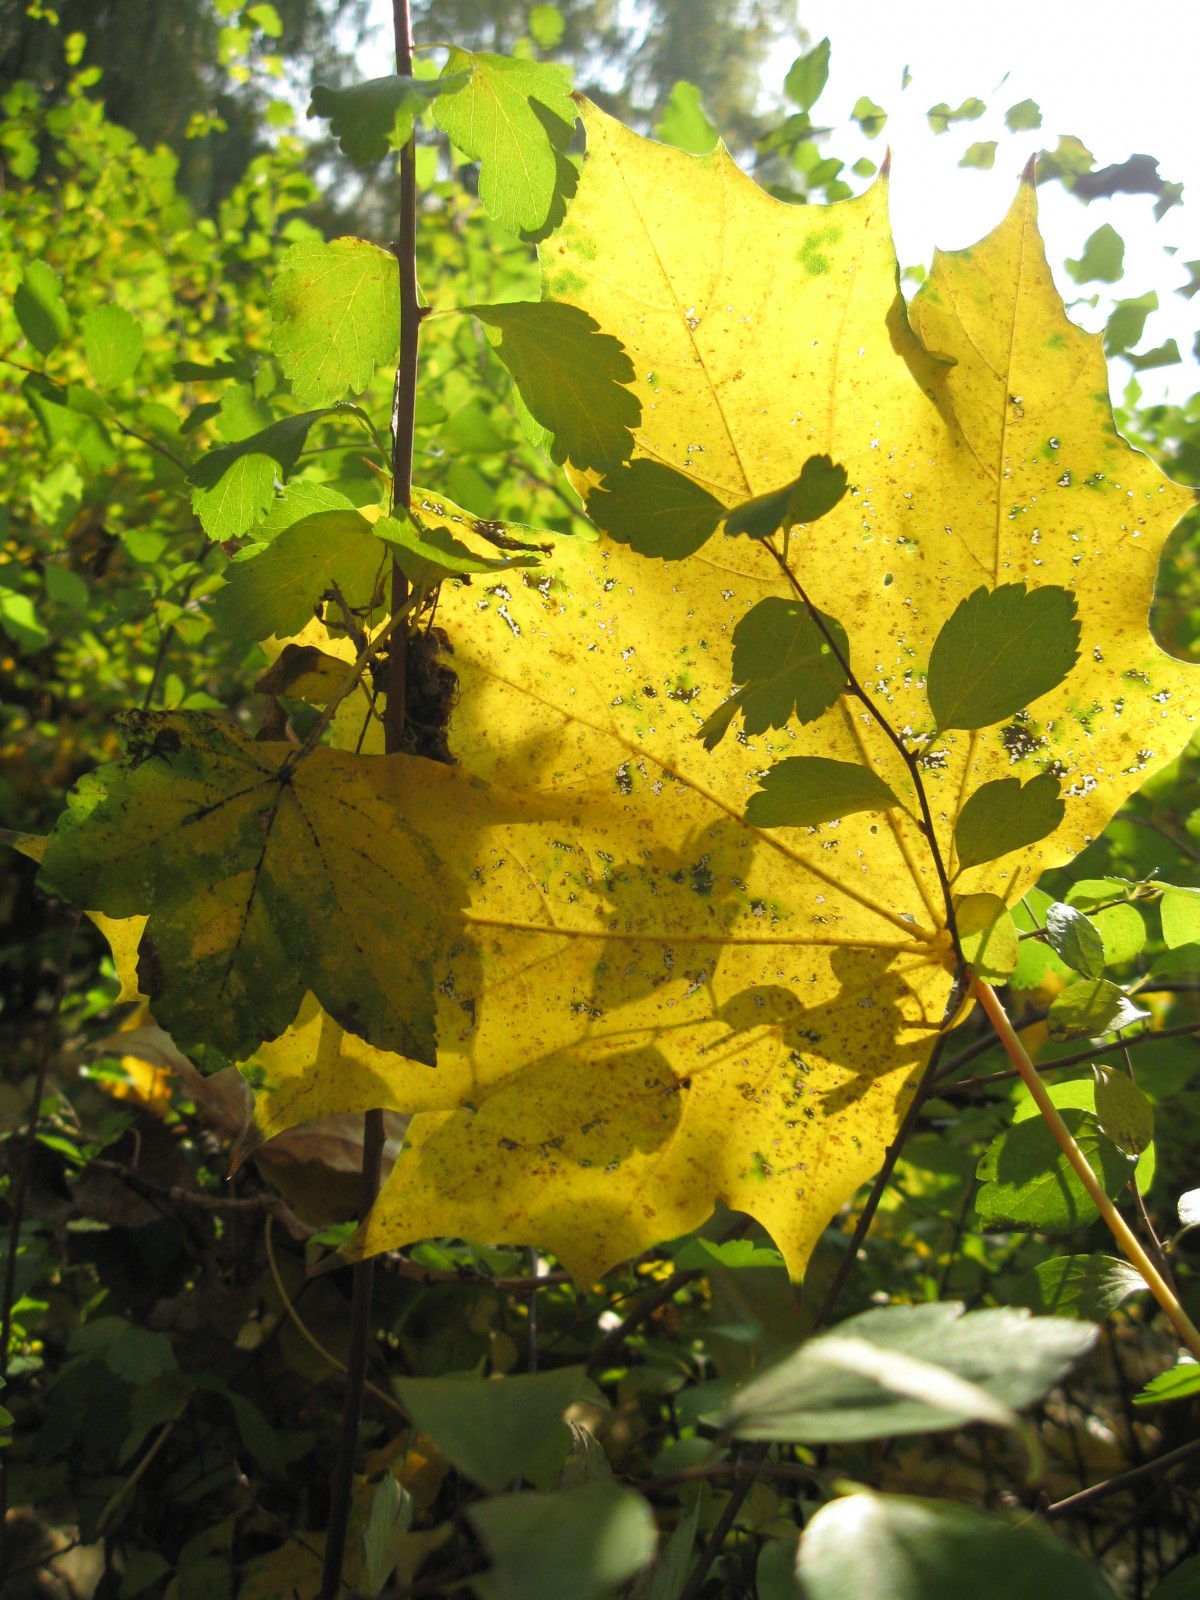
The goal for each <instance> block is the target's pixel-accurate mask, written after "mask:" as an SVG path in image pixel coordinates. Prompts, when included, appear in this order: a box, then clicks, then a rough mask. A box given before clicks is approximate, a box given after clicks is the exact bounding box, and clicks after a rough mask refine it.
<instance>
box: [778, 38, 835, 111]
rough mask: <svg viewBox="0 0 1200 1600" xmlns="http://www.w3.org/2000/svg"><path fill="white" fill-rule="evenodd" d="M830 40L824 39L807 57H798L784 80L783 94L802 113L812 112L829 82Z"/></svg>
mask: <svg viewBox="0 0 1200 1600" xmlns="http://www.w3.org/2000/svg"><path fill="white" fill-rule="evenodd" d="M829 48H830V47H829V40H828V39H822V40H821V42H820V44H818V45H814V46H813V48H812V49H811V50H810V51H809V52H808V54H807V55H803V56H797V57H796V59H795V61H793V62H792V64H791V66H790V67H789V68H788V75H787V77H786V78H785V79H784V80H783V92H784V94H785V95H787V97H788V99H789V100H790V101H791V102H792V104H793V105H797V106H799V107H800V109H801V111H811V110H812V108H813V107H814V106H815V105H816V103H817V101H818V100H819V99H820V98H821V95H822V93H823V91H824V89H825V85H826V83H827V82H828V81H829Z"/></svg>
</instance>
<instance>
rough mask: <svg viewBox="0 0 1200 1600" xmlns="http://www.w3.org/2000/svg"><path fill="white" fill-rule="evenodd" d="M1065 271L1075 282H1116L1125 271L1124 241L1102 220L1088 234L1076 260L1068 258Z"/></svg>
mask: <svg viewBox="0 0 1200 1600" xmlns="http://www.w3.org/2000/svg"><path fill="white" fill-rule="evenodd" d="M1066 268H1067V271H1068V272H1069V273H1070V274H1071V276H1072V277H1073V278H1074V279H1075V282H1076V283H1091V282H1093V281H1095V280H1097V279H1098V280H1099V281H1100V282H1101V283H1116V281H1117V279H1118V278H1119V277H1120V276H1121V275H1122V273H1123V272H1124V271H1125V241H1124V239H1122V237H1121V235H1120V234H1119V233H1118V232H1117V230H1116V229H1115V228H1114V227H1113V226H1112V224H1111V223H1108V222H1104V223H1102V224H1101V225H1100V227H1098V228H1097V229H1096V231H1095V233H1093V234H1089V235H1088V238H1087V240H1086V242H1085V243H1084V246H1083V254H1082V255H1081V256H1080V258H1079V260H1078V261H1071V260H1068V261H1067V262H1066Z"/></svg>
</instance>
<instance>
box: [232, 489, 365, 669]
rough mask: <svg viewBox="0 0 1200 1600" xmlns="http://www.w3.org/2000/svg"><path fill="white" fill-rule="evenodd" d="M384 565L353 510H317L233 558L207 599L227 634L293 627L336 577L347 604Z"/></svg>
mask: <svg viewBox="0 0 1200 1600" xmlns="http://www.w3.org/2000/svg"><path fill="white" fill-rule="evenodd" d="M385 566H386V559H385V556H384V552H383V551H382V550H381V549H380V547H379V541H378V540H377V539H376V537H375V529H374V528H373V527H372V525H371V523H369V522H368V521H367V519H366V518H365V517H364V516H363V515H362V513H361V512H358V511H316V512H314V513H313V514H312V515H311V516H307V517H302V518H301V519H300V521H299V522H293V523H292V525H291V527H289V528H285V529H284V530H283V532H282V533H280V534H277V535H276V537H275V538H274V539H273V540H272V541H271V543H270V544H269V545H267V546H266V547H265V549H262V550H259V551H257V552H256V553H255V554H254V555H252V556H251V557H250V559H249V560H247V561H234V562H232V563H231V565H230V566H229V568H228V569H227V572H226V578H227V579H228V582H227V583H226V585H225V587H224V588H223V589H221V590H218V592H217V594H216V596H215V598H214V600H213V602H212V618H213V622H214V623H215V624H216V626H217V627H218V628H220V630H221V631H222V632H223V633H225V634H227V635H228V636H229V638H231V639H235V640H238V641H239V642H240V641H242V640H250V639H268V638H270V637H271V635H272V634H274V635H275V636H276V637H277V638H280V639H282V638H284V637H285V636H286V635H288V634H292V633H299V632H300V630H301V628H303V627H304V625H305V623H306V622H308V621H309V620H310V618H311V617H312V615H313V612H314V610H315V608H316V605H317V602H318V601H319V600H320V599H321V597H322V595H324V594H326V593H328V592H329V591H330V590H331V589H332V588H333V587H334V585H335V584H336V586H337V588H338V590H339V592H340V593H341V596H342V598H343V599H344V600H345V602H346V604H347V605H348V606H350V607H351V609H354V608H361V607H363V606H367V605H369V604H370V602H371V599H372V597H373V595H374V593H375V587H376V584H377V583H378V582H379V579H380V576H381V574H382V572H383V569H384V567H385Z"/></svg>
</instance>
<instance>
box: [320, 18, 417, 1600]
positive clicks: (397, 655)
mask: <svg viewBox="0 0 1200 1600" xmlns="http://www.w3.org/2000/svg"><path fill="white" fill-rule="evenodd" d="M392 21H393V25H394V28H395V35H396V71H397V73H399V74H400V76H401V77H406V78H407V77H411V76H412V49H413V45H412V12H411V9H410V5H409V0H392ZM395 253H396V259H397V263H398V265H399V268H400V361H399V364H398V366H397V368H396V387H395V390H394V394H393V400H392V506H393V508H394V507H396V506H403V507H404V508H405V509H406V510H407V508H408V504H409V501H410V499H411V498H412V461H413V425H414V421H415V417H416V408H417V340H418V337H419V334H420V326H421V311H420V305H419V302H418V299H417V171H416V145H415V141H414V139H412V138H410V139H409V141H408V143H407V144H406V145H405V146H404V149H403V150H402V151H401V153H400V230H399V237H398V239H397V242H396V245H395ZM391 591H392V592H391V615H392V617H395V616H396V615H397V613H398V612H399V611H400V610H401V609H402V608H403V606H404V605H405V603H406V602H407V600H408V579H407V578H406V577H405V576H404V573H403V572H402V571H401V570H400V566H399V563H398V562H395V561H393V562H392V579H391ZM407 646H408V629H407V627H406V626H404V625H402V626H401V627H399V628H397V629H396V631H395V633H394V634H393V636H392V640H391V645H390V647H389V650H388V665H387V701H386V704H385V706H384V713H383V739H384V750H385V751H386V753H387V754H388V755H395V754H397V753H398V752H399V751H400V749H401V748H402V746H403V742H404V700H405V686H406V683H407V678H408V649H407ZM383 1144H384V1127H383V1112H382V1111H368V1112H367V1114H366V1116H365V1117H364V1118H363V1158H362V1181H361V1183H360V1186H359V1203H358V1211H359V1218H360V1219H363V1218H365V1217H366V1215H367V1213H368V1212H369V1211H370V1209H371V1207H372V1206H373V1205H374V1203H375V1197H376V1195H377V1194H378V1193H379V1179H380V1171H381V1163H382V1159H383ZM374 1270H375V1263H374V1261H373V1260H372V1259H370V1258H368V1259H367V1260H366V1261H357V1262H355V1264H354V1268H353V1274H354V1276H353V1289H352V1292H351V1305H350V1349H349V1352H348V1355H347V1360H346V1397H345V1402H344V1405H343V1408H342V1436H341V1442H340V1444H339V1447H338V1458H337V1464H336V1466H335V1467H334V1474H333V1482H332V1484H331V1493H330V1506H329V1531H328V1533H327V1535H326V1539H325V1569H324V1573H323V1576H322V1580H321V1593H320V1600H336V1596H337V1593H338V1590H339V1589H340V1587H341V1581H342V1563H343V1560H344V1556H345V1547H346V1528H347V1525H348V1523H349V1518H350V1499H351V1491H352V1488H353V1484H354V1463H355V1459H356V1457H357V1455H358V1423H359V1417H360V1416H361V1414H362V1396H363V1383H364V1380H365V1378H366V1366H367V1346H368V1341H369V1335H370V1324H371V1285H372V1280H373V1277H374Z"/></svg>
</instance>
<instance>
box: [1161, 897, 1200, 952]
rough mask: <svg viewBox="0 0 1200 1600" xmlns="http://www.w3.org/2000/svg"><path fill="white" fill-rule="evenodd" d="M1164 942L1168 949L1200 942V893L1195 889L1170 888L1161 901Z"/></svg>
mask: <svg viewBox="0 0 1200 1600" xmlns="http://www.w3.org/2000/svg"><path fill="white" fill-rule="evenodd" d="M1159 912H1160V914H1161V916H1162V932H1163V943H1164V944H1165V945H1166V947H1167V949H1168V950H1177V949H1179V947H1180V946H1181V945H1187V944H1200V893H1197V892H1196V891H1195V890H1194V889H1193V890H1187V889H1168V890H1166V892H1165V893H1164V894H1163V897H1162V900H1161V901H1160V902H1159Z"/></svg>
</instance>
